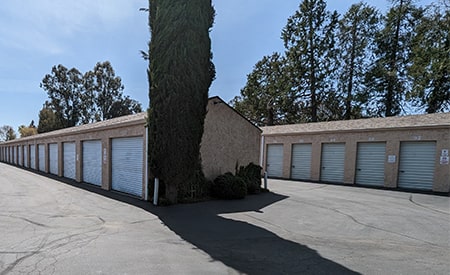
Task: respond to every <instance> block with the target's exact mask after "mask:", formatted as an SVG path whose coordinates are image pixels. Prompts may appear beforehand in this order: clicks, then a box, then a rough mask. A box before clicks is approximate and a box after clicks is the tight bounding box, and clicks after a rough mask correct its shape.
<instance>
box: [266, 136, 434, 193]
mask: <svg viewBox="0 0 450 275" xmlns="http://www.w3.org/2000/svg"><path fill="white" fill-rule="evenodd" d="M311 148H312V144H311V143H309V144H293V145H292V156H291V157H292V162H291V163H292V165H291V179H295V180H306V181H310V180H311V159H312V155H311V152H312V150H311ZM400 148H401V149H400V157H399V174H398V187H400V188H407V189H422V190H432V189H433V183H434V170H435V166H436V142H435V141H430V142H402V143H401V147H400ZM321 151H322V153H321V158H320V161H321V165H320V167H321V171H320V181H322V182H331V183H343V182H344V172H345V151H346V150H345V143H324V144H322V150H321ZM387 157H388V156H386V143H385V142H360V143H358V145H357V157H356V173H355V181H354V183H356V184H360V185H370V186H379V187H384V185H385V179H384V176H385V166H386V162H387V161H386V160H387ZM282 167H283V145H282V144H269V145H267V172H268V175H269V176H271V177H275V178H277V177H278V178H282V177H283V176H282V172H283V171H282Z"/></svg>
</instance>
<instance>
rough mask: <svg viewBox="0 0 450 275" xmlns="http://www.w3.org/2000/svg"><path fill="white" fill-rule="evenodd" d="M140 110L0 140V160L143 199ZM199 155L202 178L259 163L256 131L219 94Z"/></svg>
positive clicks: (144, 132)
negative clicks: (28, 135)
mask: <svg viewBox="0 0 450 275" xmlns="http://www.w3.org/2000/svg"><path fill="white" fill-rule="evenodd" d="M146 124H147V121H146V113H145V112H144V113H139V114H134V115H129V116H123V117H118V118H114V119H110V120H106V121H101V122H97V123H92V124H85V125H81V126H77V127H71V128H66V129H61V130H56V131H52V132H48V133H43V134H39V135H35V136H30V137H25V138H20V139H17V140H12V141H8V142H3V143H0V161H2V162H5V163H9V164H13V165H17V166H19V167H24V168H28V169H31V170H37V171H41V172H43V173H49V174H53V175H56V176H59V177H64V178H69V179H73V180H75V181H77V182H85V183H89V184H93V185H98V186H99V187H101V188H103V189H106V190H116V191H119V192H123V193H127V194H130V195H134V196H137V197H141V198H143V199H146V198H147V195H148V194H147V182H148V179H147V172H148V171H147V128H146ZM204 127H205V128H204V134H203V138H202V143H201V157H202V165H203V169H204V173H205V176H206V177H207V178H208V179H214V178H215V177H216V176H218V175H220V174H222V173H225V172H229V171H230V172H233V171H234V169H235V165H236V163H239V164H241V165H246V164H248V163H250V162H254V163H259V156H260V138H261V130H260V129H259V128H258V127H256V126H254V125H253V124H251V123H250V122H249V121H248V120H246V119H245V118H244V117H242V116H241V115H240V114H239V113H237V112H236V111H235V110H234V109H233V108H231V107H230V106H229V105H228V104H226V103H225V102H224V101H223V100H222V99H220V98H219V97H212V98H210V99H209V101H208V106H207V115H206V118H205V126H204Z"/></svg>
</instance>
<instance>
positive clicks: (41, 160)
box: [38, 144, 45, 171]
mask: <svg viewBox="0 0 450 275" xmlns="http://www.w3.org/2000/svg"><path fill="white" fill-rule="evenodd" d="M38 158H39V160H38V162H39V171H45V145H44V144H38Z"/></svg>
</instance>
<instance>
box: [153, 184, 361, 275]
mask: <svg viewBox="0 0 450 275" xmlns="http://www.w3.org/2000/svg"><path fill="white" fill-rule="evenodd" d="M286 198H287V197H285V196H282V195H278V194H274V193H264V194H261V195H254V196H248V197H247V198H246V199H244V200H239V201H209V202H204V203H197V204H190V205H175V206H171V207H163V208H156V207H155V208H151V209H149V211H150V212H151V213H153V214H155V215H157V216H158V217H159V218H160V219H161V221H162V222H163V223H164V224H165V225H166V226H167V227H169V228H170V229H171V230H172V231H174V232H175V233H176V234H178V235H179V236H180V237H182V238H183V239H184V240H186V241H188V242H189V243H191V244H193V245H194V246H196V247H197V248H199V249H201V250H203V251H204V252H206V253H207V254H209V255H210V257H211V258H212V259H214V260H216V261H220V262H222V263H224V264H225V265H227V266H229V267H231V268H233V269H235V270H238V271H240V272H243V273H247V274H357V273H356V272H353V271H351V270H349V269H347V268H345V267H344V266H342V265H340V264H337V263H335V262H333V261H330V260H328V259H325V258H323V257H321V256H320V255H319V254H318V253H317V252H316V251H315V250H313V249H310V248H308V247H307V246H305V245H301V244H299V243H296V242H292V241H290V240H286V239H283V238H281V237H280V236H278V235H276V234H274V233H272V232H270V231H268V230H266V229H264V228H261V227H258V226H255V225H253V224H250V223H247V222H243V221H237V220H232V219H227V218H224V217H221V216H219V215H220V214H225V213H237V212H248V211H261V209H263V208H264V207H267V206H269V205H271V204H273V203H276V202H278V201H281V200H283V199H286Z"/></svg>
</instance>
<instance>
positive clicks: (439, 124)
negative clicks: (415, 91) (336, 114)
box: [262, 113, 450, 136]
mask: <svg viewBox="0 0 450 275" xmlns="http://www.w3.org/2000/svg"><path fill="white" fill-rule="evenodd" d="M437 128H444V129H446V128H449V129H450V113H438V114H426V115H411V116H399V117H389V118H367V119H355V120H345V121H331V122H316V123H303V124H289V125H279V126H268V127H262V130H263V135H264V136H278V135H299V134H302V135H305V134H317V133H337V132H373V131H395V130H415V129H437Z"/></svg>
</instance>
